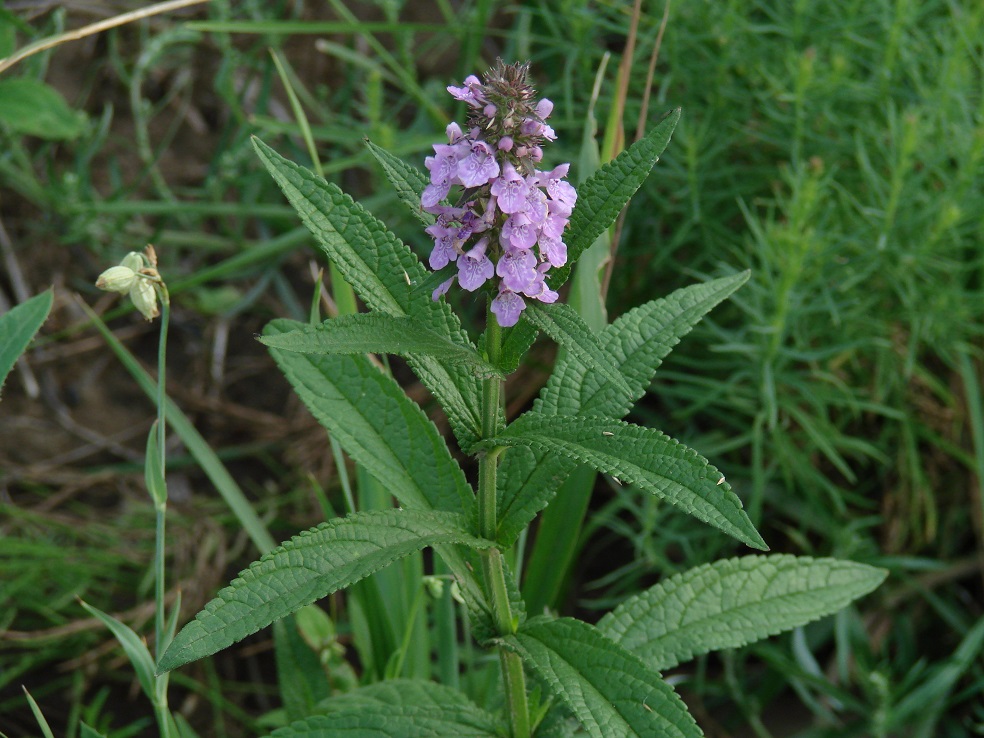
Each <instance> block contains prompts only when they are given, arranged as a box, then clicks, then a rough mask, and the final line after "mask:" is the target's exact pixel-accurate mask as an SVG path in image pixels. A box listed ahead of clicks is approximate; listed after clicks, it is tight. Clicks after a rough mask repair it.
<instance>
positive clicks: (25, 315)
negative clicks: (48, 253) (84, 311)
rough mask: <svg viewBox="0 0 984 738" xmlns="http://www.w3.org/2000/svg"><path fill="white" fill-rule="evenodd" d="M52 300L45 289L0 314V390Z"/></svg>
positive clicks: (45, 314) (46, 315) (40, 324)
mask: <svg viewBox="0 0 984 738" xmlns="http://www.w3.org/2000/svg"><path fill="white" fill-rule="evenodd" d="M53 300H54V293H53V292H52V291H51V290H46V291H44V292H42V293H41V294H40V295H35V296H34V297H32V298H31V299H30V300H27V301H25V302H23V303H21V304H20V305H17V306H16V307H13V308H11V309H10V310H9V311H8V312H7V313H5V314H4V315H2V316H0V339H2V340H0V390H3V383H4V380H6V379H7V374H9V373H10V370H11V369H12V368H13V366H14V364H15V363H16V362H17V359H18V358H19V357H20V355H21V354H22V353H24V350H25V349H26V348H27V345H28V344H29V343H30V342H31V339H32V338H34V334H35V333H37V332H38V329H40V328H41V326H42V325H43V324H44V321H45V320H47V318H48V313H49V312H50V311H51V303H52V301H53Z"/></svg>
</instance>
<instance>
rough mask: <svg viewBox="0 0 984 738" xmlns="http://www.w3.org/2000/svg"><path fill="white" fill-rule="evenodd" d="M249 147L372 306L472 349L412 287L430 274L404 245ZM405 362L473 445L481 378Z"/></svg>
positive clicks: (269, 154) (294, 167) (321, 186)
mask: <svg viewBox="0 0 984 738" xmlns="http://www.w3.org/2000/svg"><path fill="white" fill-rule="evenodd" d="M253 145H254V147H255V148H256V151H257V153H258V154H259V156H260V159H261V160H262V161H263V163H264V165H265V166H266V168H267V170H268V171H269V172H270V174H271V175H272V176H273V178H274V180H276V182H277V184H278V185H279V186H280V188H281V189H282V190H283V192H284V194H285V195H286V196H287V199H288V200H289V201H290V204H291V205H293V207H294V209H295V210H296V211H297V212H298V214H299V215H300V217H301V220H302V221H303V223H304V225H306V226H307V227H308V229H310V231H311V233H313V234H314V236H315V239H316V240H317V241H318V244H319V245H320V246H321V248H322V249H323V250H324V251H325V253H326V254H327V255H328V258H329V259H331V260H332V262H333V263H334V264H335V266H336V267H337V268H338V270H339V271H340V272H341V273H342V275H343V276H344V277H345V279H346V281H348V283H349V284H351V285H352V287H353V289H355V291H356V292H357V293H358V294H359V296H360V297H361V298H362V300H363V301H364V302H365V303H366V305H367V306H368V307H369V308H370V309H371V310H376V311H379V312H383V313H387V314H389V315H397V316H399V315H409V316H411V317H414V318H417V319H418V320H419V321H421V323H422V324H423V325H424V326H426V327H427V328H430V329H431V330H433V331H435V332H436V333H438V334H439V335H442V336H446V337H447V338H449V339H450V340H451V341H453V342H455V343H458V344H460V345H461V346H464V347H468V348H471V349H472V350H474V348H475V347H474V345H473V344H472V343H471V341H469V339H468V336H467V334H466V333H465V332H464V331H463V330H462V328H461V323H460V322H459V321H458V318H457V316H456V315H455V314H454V313H453V312H452V311H451V308H450V306H449V305H448V304H447V303H446V302H444V301H437V302H435V301H433V300H432V299H431V295H430V293H429V292H425V291H424V290H418V289H414V287H415V286H416V285H419V284H421V283H423V282H424V281H425V280H426V279H427V277H428V271H427V270H426V269H425V268H424V266H423V265H422V264H421V263H420V261H419V260H418V259H417V257H416V256H414V254H413V253H412V252H411V251H410V249H409V248H407V246H406V244H404V243H402V242H401V241H400V240H399V239H398V238H397V237H396V236H394V235H393V234H392V233H391V232H390V231H388V230H387V229H386V227H385V226H384V225H383V224H382V223H381V222H380V221H379V220H377V219H376V218H375V217H374V216H373V215H372V214H371V213H369V212H368V211H367V210H365V208H363V207H362V206H361V205H359V204H357V203H356V202H354V201H353V200H352V198H351V197H349V196H348V195H346V194H345V193H344V192H342V191H341V190H340V189H339V188H338V187H337V186H335V185H334V184H331V183H329V182H326V181H325V180H324V179H322V178H321V177H318V176H317V175H316V174H314V173H313V172H311V171H309V170H308V169H305V168H304V167H302V166H300V165H298V164H295V163H293V162H291V161H288V160H287V159H285V158H283V157H282V156H280V155H279V154H277V152H275V151H274V150H273V149H271V148H270V147H269V146H267V145H266V144H264V143H263V142H262V141H260V140H259V139H257V138H254V139H253ZM407 363H408V364H409V365H410V368H411V369H413V371H414V373H416V375H417V376H418V377H420V380H421V381H422V382H423V383H424V385H426V387H427V388H428V389H429V390H430V391H431V394H433V395H434V397H436V398H437V399H438V401H439V402H440V403H441V406H442V407H443V408H444V411H445V413H447V416H448V420H450V422H451V427H452V429H453V430H454V433H455V435H456V436H457V438H458V441H459V442H460V443H461V445H462V447H463V448H465V449H468V448H470V447H471V446H472V444H474V443H475V442H476V441H477V440H478V438H479V435H480V431H481V427H482V424H481V413H480V407H481V395H482V387H481V381H480V380H479V379H478V377H476V376H475V375H474V374H473V373H472V372H469V371H468V370H467V369H466V368H465V367H463V366H461V365H460V364H457V363H454V362H449V361H446V360H443V359H439V358H436V357H433V356H411V357H409V359H408V361H407Z"/></svg>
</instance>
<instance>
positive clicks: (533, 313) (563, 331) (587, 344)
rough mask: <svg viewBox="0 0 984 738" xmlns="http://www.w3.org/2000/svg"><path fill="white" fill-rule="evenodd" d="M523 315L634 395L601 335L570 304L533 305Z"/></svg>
mask: <svg viewBox="0 0 984 738" xmlns="http://www.w3.org/2000/svg"><path fill="white" fill-rule="evenodd" d="M523 315H524V317H525V318H526V320H528V321H529V322H530V323H532V324H533V325H534V326H536V327H537V328H539V329H540V330H541V331H543V332H544V333H546V334H547V335H548V336H550V337H551V338H552V339H553V340H554V341H556V342H557V343H558V344H560V345H561V346H563V347H564V348H565V349H567V353H568V354H569V355H572V356H575V357H576V358H577V360H578V361H579V362H580V363H581V364H583V365H584V366H588V367H591V369H592V370H593V371H595V372H597V373H598V374H599V375H600V376H602V377H604V378H605V380H606V381H607V382H609V383H610V384H611V385H612V386H614V387H616V388H617V389H618V390H620V391H621V392H622V393H624V394H625V395H628V394H630V392H631V390H630V389H629V385H628V384H626V382H625V379H624V378H623V377H622V375H621V373H619V371H618V369H617V368H616V367H615V366H614V364H613V362H612V360H611V359H610V358H609V354H608V352H606V351H605V349H604V348H603V347H602V345H601V342H600V341H599V340H598V336H596V335H595V333H594V332H593V331H592V330H591V329H590V328H588V326H587V324H586V323H585V322H584V321H583V320H582V319H581V316H580V315H578V314H577V313H576V312H574V309H573V308H571V307H570V306H569V305H564V304H563V303H557V304H556V305H544V304H530V305H529V306H528V307H527V308H526V310H525V311H524V313H523Z"/></svg>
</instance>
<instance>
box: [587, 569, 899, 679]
mask: <svg viewBox="0 0 984 738" xmlns="http://www.w3.org/2000/svg"><path fill="white" fill-rule="evenodd" d="M887 574H888V572H886V571H885V570H884V569H876V568H875V567H872V566H867V565H865V564H856V563H854V562H851V561H840V560H837V559H813V558H810V557H807V556H789V555H786V554H775V555H771V556H744V557H742V558H735V559H723V560H721V561H715V562H713V563H711V564H705V565H704V566H698V567H696V568H694V569H691V570H690V571H686V572H683V573H682V574H677V575H676V576H673V577H670V578H669V579H667V580H665V581H663V582H660V583H659V584H657V585H656V586H655V587H651V588H650V589H648V590H646V591H645V592H641V593H639V594H637V595H634V596H632V597H630V598H629V599H627V600H626V601H625V602H623V603H622V604H621V605H619V606H618V607H617V608H615V609H614V610H612V611H611V612H610V613H608V614H607V615H605V617H603V618H602V619H601V621H600V622H599V623H598V629H599V630H600V631H601V632H602V633H604V634H605V635H607V636H608V637H609V638H611V639H612V640H613V641H615V642H616V643H618V644H619V645H621V646H622V647H623V648H625V649H626V650H629V651H631V652H632V653H634V654H637V655H638V656H639V657H641V658H642V659H643V661H645V662H646V663H647V664H649V665H650V666H652V667H653V668H654V669H660V670H662V669H670V668H672V667H674V666H676V665H677V664H679V663H680V662H682V661H687V660H689V659H691V658H693V657H694V656H699V655H701V654H704V653H708V652H710V651H717V650H720V649H722V648H737V647H739V646H744V645H745V644H747V643H752V642H754V641H757V640H760V639H762V638H766V637H767V636H770V635H775V634H776V633H780V632H782V631H784V630H789V629H791V628H795V627H798V626H800V625H805V624H806V623H809V622H811V621H813V620H817V619H818V618H822V617H824V616H825V615H830V614H831V613H834V612H836V611H837V610H840V609H841V608H843V607H845V606H846V605H848V604H849V603H850V602H852V601H853V600H855V599H857V598H858V597H861V596H862V595H865V594H867V593H868V592H871V591H872V590H873V589H875V587H877V586H878V585H879V584H881V583H882V581H883V580H884V579H885V577H886V575H887Z"/></svg>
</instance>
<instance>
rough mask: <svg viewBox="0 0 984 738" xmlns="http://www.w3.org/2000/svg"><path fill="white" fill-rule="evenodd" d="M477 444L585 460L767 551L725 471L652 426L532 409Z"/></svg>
mask: <svg viewBox="0 0 984 738" xmlns="http://www.w3.org/2000/svg"><path fill="white" fill-rule="evenodd" d="M482 445H483V446H529V447H530V448H532V449H534V450H539V451H541V452H543V453H545V454H548V455H560V456H563V457H566V458H567V459H569V460H570V461H572V462H582V463H585V464H588V465H589V466H591V467H593V468H595V469H597V470H598V471H601V472H605V473H606V474H611V475H612V476H614V477H616V478H617V479H619V480H621V481H624V482H629V483H631V484H635V485H637V486H638V487H641V488H642V489H644V490H646V491H648V492H651V493H652V494H655V495H657V496H658V497H661V498H662V499H664V500H666V501H667V502H669V503H670V504H672V505H674V506H676V507H678V508H680V509H681V510H683V511H684V512H686V513H689V514H691V515H693V516H694V517H696V518H698V519H699V520H703V521H704V522H705V523H708V524H710V525H713V526H714V527H716V528H718V529H720V530H722V531H724V532H725V533H727V534H728V535H730V536H734V537H735V538H737V539H738V540H739V541H742V542H744V543H746V544H748V545H749V546H751V547H753V548H758V549H762V550H768V546H766V545H765V541H763V540H762V537H761V536H760V535H759V534H758V531H756V530H755V526H753V525H752V522H751V521H750V520H749V519H748V516H747V515H746V514H745V511H744V510H743V509H742V504H741V500H739V499H738V497H737V495H735V493H734V492H732V491H731V486H730V485H729V484H728V483H727V482H725V481H724V475H723V474H721V472H720V471H718V470H717V469H716V468H715V467H713V466H711V465H710V464H709V463H708V461H707V459H705V458H704V457H702V456H701V455H700V454H698V453H697V452H696V451H694V450H693V449H691V448H688V447H687V446H684V445H683V444H682V443H680V442H679V441H676V440H674V439H673V438H670V437H669V436H667V435H665V434H663V433H660V432H659V431H657V430H655V429H653V428H644V427H642V426H638V425H631V424H629V423H623V422H621V421H618V420H608V419H605V418H571V417H566V416H557V417H544V416H541V415H537V414H535V413H531V414H528V415H524V416H523V417H521V418H519V419H518V420H516V421H515V422H514V423H512V425H510V426H509V427H507V428H506V429H505V431H503V432H502V433H501V434H499V435H498V436H496V437H495V438H494V439H491V440H489V441H486V442H483V444H482ZM534 474H535V472H534Z"/></svg>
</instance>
